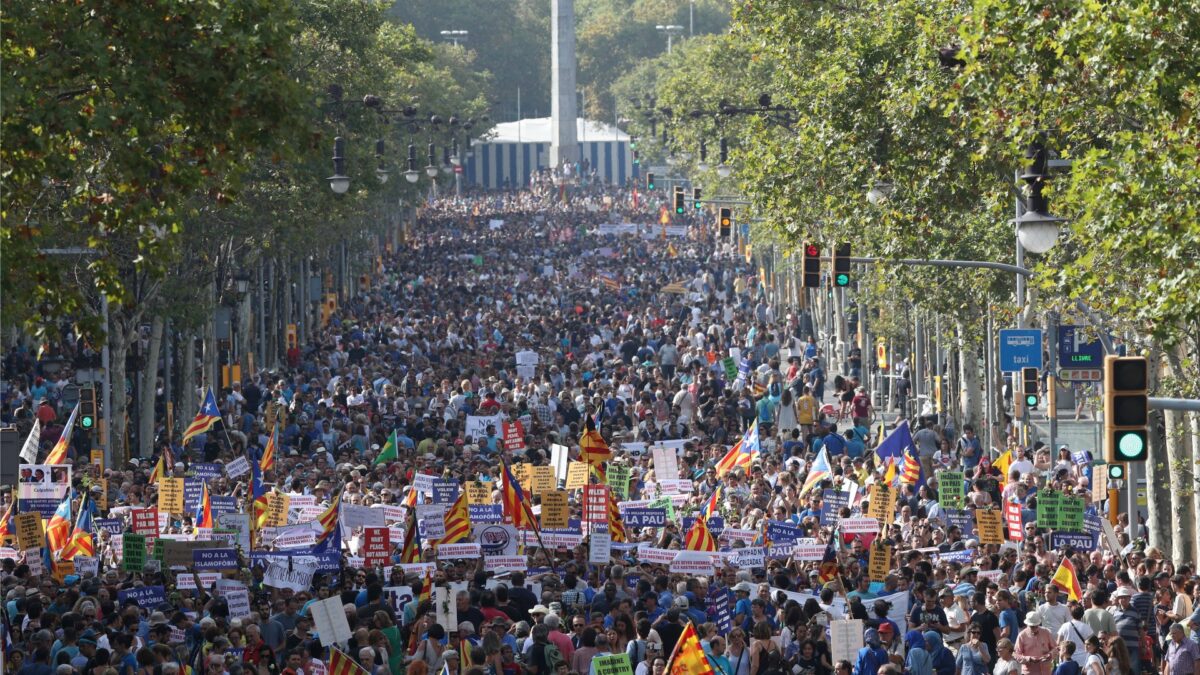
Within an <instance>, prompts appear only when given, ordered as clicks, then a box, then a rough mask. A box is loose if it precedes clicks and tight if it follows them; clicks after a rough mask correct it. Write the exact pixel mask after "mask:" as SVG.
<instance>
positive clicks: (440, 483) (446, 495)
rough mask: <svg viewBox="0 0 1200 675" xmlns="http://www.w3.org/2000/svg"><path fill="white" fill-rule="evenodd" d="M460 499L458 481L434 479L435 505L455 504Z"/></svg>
mask: <svg viewBox="0 0 1200 675" xmlns="http://www.w3.org/2000/svg"><path fill="white" fill-rule="evenodd" d="M455 499H458V481H457V480H454V479H453V478H435V479H433V503H434V504H453V503H454V500H455Z"/></svg>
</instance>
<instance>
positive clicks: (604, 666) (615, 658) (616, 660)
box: [592, 654, 633, 675]
mask: <svg viewBox="0 0 1200 675" xmlns="http://www.w3.org/2000/svg"><path fill="white" fill-rule="evenodd" d="M592 668H594V669H595V671H596V675H633V666H631V665H630V663H629V655H628V654H609V655H608V656H595V657H593V658H592Z"/></svg>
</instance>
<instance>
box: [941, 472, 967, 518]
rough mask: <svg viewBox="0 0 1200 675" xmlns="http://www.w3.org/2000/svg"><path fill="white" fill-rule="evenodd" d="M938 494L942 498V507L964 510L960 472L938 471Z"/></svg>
mask: <svg viewBox="0 0 1200 675" xmlns="http://www.w3.org/2000/svg"><path fill="white" fill-rule="evenodd" d="M937 478H938V493H939V495H940V496H941V498H942V507H943V508H947V509H954V510H956V511H957V510H962V509H963V508H966V506H965V505H966V494H964V490H965V487H964V486H965V483H964V478H963V473H962V472H961V471H939V472H938V474H937Z"/></svg>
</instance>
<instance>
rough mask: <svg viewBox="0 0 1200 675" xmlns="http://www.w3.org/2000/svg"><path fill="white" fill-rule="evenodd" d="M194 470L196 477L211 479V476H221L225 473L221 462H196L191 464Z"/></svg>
mask: <svg viewBox="0 0 1200 675" xmlns="http://www.w3.org/2000/svg"><path fill="white" fill-rule="evenodd" d="M191 469H192V472H193V473H195V474H196V478H203V479H204V480H209V479H211V478H220V477H221V476H222V475H223V474H224V469H223V468H222V467H221V465H220V464H217V463H215V462H214V463H208V462H196V463H195V464H193V465H191Z"/></svg>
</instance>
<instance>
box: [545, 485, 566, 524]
mask: <svg viewBox="0 0 1200 675" xmlns="http://www.w3.org/2000/svg"><path fill="white" fill-rule="evenodd" d="M570 518H571V509H570V508H569V507H568V506H567V493H566V492H563V491H561V490H555V491H554V492H546V493H544V494H543V495H542V529H550V530H561V529H566V528H567V527H568V526H569V525H570Z"/></svg>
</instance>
